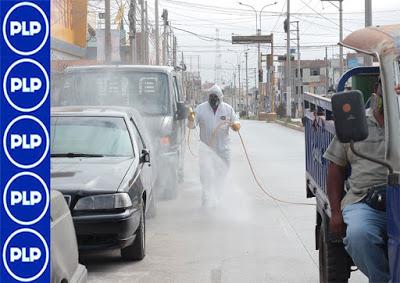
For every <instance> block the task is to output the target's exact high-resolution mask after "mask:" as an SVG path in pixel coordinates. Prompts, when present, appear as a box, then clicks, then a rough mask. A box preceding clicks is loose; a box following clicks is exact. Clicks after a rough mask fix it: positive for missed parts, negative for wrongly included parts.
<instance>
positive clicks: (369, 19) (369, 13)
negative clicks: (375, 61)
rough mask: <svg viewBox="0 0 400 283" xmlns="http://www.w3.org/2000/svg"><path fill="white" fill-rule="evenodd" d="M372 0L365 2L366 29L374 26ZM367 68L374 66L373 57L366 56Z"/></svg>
mask: <svg viewBox="0 0 400 283" xmlns="http://www.w3.org/2000/svg"><path fill="white" fill-rule="evenodd" d="M371 2H372V1H371V0H365V27H369V26H372V4H371ZM364 58H366V62H365V66H372V56H366V57H364Z"/></svg>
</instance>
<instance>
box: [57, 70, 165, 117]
mask: <svg viewBox="0 0 400 283" xmlns="http://www.w3.org/2000/svg"><path fill="white" fill-rule="evenodd" d="M54 94H55V95H53V106H71V105H74V106H79V105H93V106H97V105H107V106H132V107H134V108H136V109H137V110H138V111H140V112H142V113H144V114H151V115H164V114H168V110H169V99H168V97H169V96H168V76H167V75H166V74H164V73H157V72H133V71H116V72H106V71H99V70H93V71H85V72H74V73H69V74H66V75H65V76H64V78H63V79H62V80H61V81H60V83H59V84H57V85H56V87H55V89H54Z"/></svg>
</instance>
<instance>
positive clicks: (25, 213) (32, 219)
mask: <svg viewBox="0 0 400 283" xmlns="http://www.w3.org/2000/svg"><path fill="white" fill-rule="evenodd" d="M3 205H4V209H5V211H6V213H7V215H8V217H10V218H11V219H12V220H13V221H14V222H16V223H18V224H20V225H33V224H35V223H37V222H39V221H40V220H41V219H42V218H43V216H44V215H45V214H46V212H47V209H48V207H49V190H48V188H47V185H46V183H45V182H44V181H43V179H42V178H40V176H38V175H36V174H34V173H32V172H21V173H18V174H17V175H15V176H13V177H12V178H11V179H10V180H9V181H8V183H7V185H6V187H5V189H4V193H3Z"/></svg>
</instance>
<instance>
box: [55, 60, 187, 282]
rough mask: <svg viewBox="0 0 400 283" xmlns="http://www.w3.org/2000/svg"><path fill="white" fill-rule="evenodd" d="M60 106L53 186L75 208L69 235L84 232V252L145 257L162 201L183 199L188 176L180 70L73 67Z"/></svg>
mask: <svg viewBox="0 0 400 283" xmlns="http://www.w3.org/2000/svg"><path fill="white" fill-rule="evenodd" d="M52 101H53V105H52V114H51V180H52V189H53V190H57V191H59V192H61V193H62V194H63V196H64V199H65V203H66V205H65V203H64V205H65V206H67V207H69V210H70V217H71V216H72V219H73V224H74V227H70V228H74V229H70V230H69V233H70V232H71V231H74V232H76V240H75V241H76V242H77V244H78V247H79V250H81V251H83V250H105V249H119V250H120V251H121V257H122V258H123V259H124V260H141V259H143V258H144V257H145V255H146V218H147V217H150V216H154V215H155V207H156V205H155V198H156V197H155V196H156V195H158V196H159V197H163V198H167V199H170V198H174V197H176V195H177V190H176V189H177V184H178V182H179V181H180V180H182V179H183V161H184V155H183V153H184V150H183V149H184V148H183V147H184V137H185V121H184V119H185V117H186V106H185V104H184V103H183V102H182V101H183V92H182V87H181V83H180V76H179V72H177V71H175V70H174V69H172V68H169V67H153V66H89V67H71V68H68V69H67V70H66V71H65V75H64V76H63V81H62V83H61V86H59V87H58V89H56V90H55V91H54V92H53V99H52ZM59 203H60V201H58V202H57V206H58V205H59ZM60 207H62V205H60ZM71 221H72V220H71ZM70 226H71V225H70ZM74 232H73V233H74ZM76 257H77V256H76V254H74V255H73V256H71V258H76ZM76 262H77V259H76ZM59 269H60V270H61V269H62V268H61V267H60V268H59ZM57 274H58V273H57ZM57 276H58V277H60V276H61V275H57ZM85 276H86V275H85ZM60 278H61V277H60ZM85 278H86V277H85ZM66 279H67V280H69V279H68V278H66ZM53 282H61V281H59V280H58V279H55V280H54V281H53ZM68 282H70V281H68ZM71 282H73V281H71ZM77 282H81V281H77ZM82 282H84V281H82Z"/></svg>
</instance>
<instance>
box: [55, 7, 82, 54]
mask: <svg viewBox="0 0 400 283" xmlns="http://www.w3.org/2000/svg"><path fill="white" fill-rule="evenodd" d="M86 36H87V0H52V1H51V58H52V61H58V60H60V61H63V60H77V59H80V58H83V57H84V56H85V54H86V43H87V41H86Z"/></svg>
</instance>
